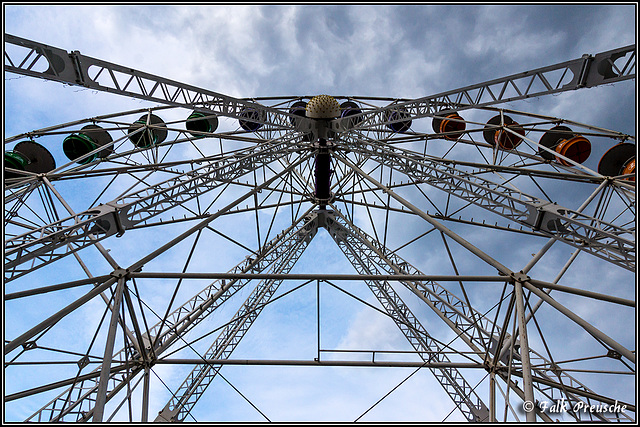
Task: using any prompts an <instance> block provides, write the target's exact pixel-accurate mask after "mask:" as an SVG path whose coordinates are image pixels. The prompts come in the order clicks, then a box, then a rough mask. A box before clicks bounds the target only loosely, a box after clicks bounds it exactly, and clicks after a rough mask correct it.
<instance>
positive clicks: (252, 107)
mask: <svg viewBox="0 0 640 427" xmlns="http://www.w3.org/2000/svg"><path fill="white" fill-rule="evenodd" d="M635 58H636V55H635V45H634V46H627V47H624V48H620V49H615V50H611V51H607V52H602V53H598V54H595V55H584V56H583V57H581V58H578V59H575V60H571V61H567V62H563V63H560V64H556V65H552V66H547V67H543V68H539V69H536V70H531V71H526V72H523V73H520V74H516V75H512V76H508V77H504V78H499V79H495V80H492V81H488V82H484V83H481V84H477V85H472V86H468V87H464V88H461V89H456V90H451V91H447V92H443V93H440V94H436V95H432V96H427V97H422V98H416V99H392V98H382V97H355V96H332V97H329V96H322V97H317V96H281V97H270V98H268V97H264V98H254V99H237V98H233V97H230V96H227V95H223V94H219V93H216V92H213V91H210V90H206V89H201V88H198V87H194V86H191V85H187V84H184V83H181V82H176V81H173V80H168V79H165V78H162V77H159V76H155V75H151V74H148V73H144V72H141V71H137V70H133V69H131V68H128V67H123V66H120V65H117V64H112V63H109V62H106V61H102V60H99V59H95V58H91V57H88V56H85V55H82V54H80V52H77V51H73V52H71V53H69V52H67V51H65V50H63V49H59V48H55V47H52V46H47V45H44V44H42V43H39V42H34V41H30V40H26V39H23V38H19V37H15V36H11V35H6V34H5V71H6V72H10V73H17V74H22V75H26V76H31V77H35V78H41V79H47V80H53V81H57V82H60V83H64V84H69V85H78V86H82V87H85V88H89V89H92V90H97V91H104V92H110V93H113V94H117V95H122V96H126V97H132V98H136V99H141V100H145V101H150V102H152V103H155V104H159V106H155V107H149V108H142V109H138V110H132V111H126V112H120V113H113V114H107V115H104V116H99V117H92V118H87V119H82V120H78V121H75V122H71V123H65V124H61V125H56V126H49V127H47V128H43V129H37V130H33V131H30V132H25V133H23V134H20V135H15V136H11V137H8V138H5V144H6V145H7V148H6V149H10V147H9V145H10V144H13V143H15V142H17V141H37V142H38V143H39V144H41V146H42V147H45V148H49V149H51V150H52V147H53V146H54V145H56V144H57V145H60V141H61V140H62V139H63V138H64V137H65V136H67V135H70V134H72V135H76V136H77V135H79V134H81V135H84V134H83V132H85V134H87V132H88V131H87V130H86V129H88V126H89V127H90V126H93V127H94V128H92V129H93V131H95V129H96V128H95V126H99V128H98V129H100V132H105V133H108V134H109V136H108V138H107V139H103V140H101V142H100V143H99V144H98V143H96V140H95V138H94V140H92V141H93V142H94V144H93V145H90V147H91V148H88V149H86V150H85V151H83V152H81V153H80V154H78V153H76V154H75V155H76V156H75V157H69V159H70V160H69V161H67V160H63V161H62V163H63V164H62V165H61V166H55V165H51V167H50V168H49V170H47V171H44V172H43V171H36V172H34V171H32V170H30V169H29V167H26V168H25V169H24V170H21V169H17V168H16V167H11V166H12V165H8V164H5V168H4V170H5V174H6V176H5V181H4V186H5V211H4V212H5V220H4V234H5V248H4V259H5V263H4V272H5V279H4V285H5V288H4V300H5V313H7V314H6V318H7V319H15V321H14V320H11V321H10V322H9V323H8V324H7V328H6V337H7V339H6V340H5V347H4V358H5V359H4V360H5V382H6V384H7V387H6V394H5V401H6V402H7V405H10V404H12V403H13V402H28V405H26V407H29V408H30V415H28V416H26V417H25V419H26V420H27V421H36V422H58V421H90V420H91V421H110V420H114V419H128V420H129V421H143V422H146V421H150V420H154V419H155V421H160V422H163V421H185V420H188V417H193V412H194V411H195V408H197V406H198V405H197V403H198V402H202V401H205V400H207V389H208V388H209V386H210V385H211V384H212V383H213V382H214V381H218V380H217V379H218V378H222V380H224V381H225V382H229V381H228V380H227V379H226V378H225V377H224V376H223V372H224V371H225V370H226V369H230V370H231V369H233V368H225V365H226V366H234V365H243V366H246V365H254V366H264V365H277V366H289V365H292V366H309V367H311V366H313V368H310V369H318V368H317V367H324V368H321V369H331V367H368V368H372V367H377V368H391V367H396V368H413V369H416V370H424V371H429V372H430V373H431V374H432V375H433V378H434V379H435V380H436V382H437V383H439V384H440V385H441V387H442V393H444V395H445V396H448V398H450V400H451V401H452V404H453V405H454V408H455V410H456V414H457V415H458V416H461V417H462V418H463V419H465V420H467V421H471V422H489V421H512V420H526V421H535V420H544V421H555V420H556V419H557V418H558V416H557V415H555V416H554V414H552V413H550V412H549V411H548V410H547V409H548V407H545V405H544V404H543V403H541V402H551V403H553V402H561V403H563V402H564V403H566V404H567V405H568V406H569V407H571V408H593V407H597V408H602V407H606V408H614V410H595V411H589V410H582V411H580V410H575V411H565V412H566V414H565V415H566V417H568V418H569V419H571V420H578V421H584V420H593V421H635V394H633V392H634V390H635V387H634V386H633V382H634V380H635V345H636V342H635V335H634V334H631V333H630V332H629V331H628V330H623V331H618V330H612V329H611V328H610V327H609V324H608V323H606V322H600V321H599V320H598V319H597V318H594V316H592V315H590V313H589V312H588V311H587V312H585V309H584V308H583V307H584V306H583V304H584V301H587V302H588V304H589V305H588V306H589V307H597V309H595V310H594V312H595V313H596V314H595V315H598V313H602V312H603V311H602V310H607V311H610V312H611V315H612V317H615V318H616V319H622V321H624V322H627V324H628V322H629V321H633V319H635V317H634V316H635V306H636V303H635V298H634V297H630V295H635V293H634V280H635V271H636V240H635V233H636V230H635V222H636V211H635V204H636V200H635V191H636V187H635V171H634V170H633V172H631V173H630V172H628V169H625V171H626V172H621V173H620V174H619V175H617V176H610V175H605V174H603V173H600V172H599V171H594V170H593V168H589V167H587V166H585V165H584V164H583V161H581V160H578V159H577V157H575V155H572V154H570V153H569V152H568V151H560V150H559V149H557V148H556V146H550V145H549V144H546V143H543V140H544V139H545V137H546V135H552V134H553V132H558V133H562V132H564V133H563V134H562V135H565V134H566V132H567V130H566V129H567V128H566V127H570V128H571V130H570V131H571V132H572V137H573V136H575V137H578V136H579V137H581V138H582V137H583V136H584V137H587V138H589V140H590V141H591V142H590V144H592V145H593V146H598V147H601V151H603V149H608V147H616V146H617V144H627V145H628V146H630V145H631V144H633V145H634V150H635V137H634V136H631V135H628V134H624V133H622V132H617V131H613V130H608V129H602V128H599V127H595V126H590V125H585V124H582V123H579V122H575V121H572V120H569V119H559V118H556V117H550V116H543V115H540V114H531V113H527V112H522V111H514V110H510V109H504V108H498V107H497V105H498V104H503V103H505V102H508V101H515V100H521V99H527V98H531V97H538V96H542V95H548V94H555V93H560V92H565V91H571V90H577V89H581V88H589V87H594V86H599V85H603V84H609V83H616V82H620V81H624V80H628V79H634V78H635V67H636V65H635V64H636V62H635ZM323 102H324V103H327V102H328V103H329V104H327V105H328V107H327V105H325V104H321V105H322V108H325V107H326V108H328V109H329V110H331V108H334V107H335V108H336V109H335V112H334V113H326V111H325V110H323V109H322V108H318V109H317V110H314V109H313V108H312V107H311V105H316V104H318V103H323ZM314 103H315V104H314ZM332 103H333V104H332ZM318 111H320V112H318ZM190 114H191V115H190ZM323 114H324V115H323ZM463 115H468V117H471V118H467V119H464V118H462V116H463ZM160 116H163V117H169V118H170V119H169V120H162V119H158V117H160ZM492 116H493V119H491V120H489V121H487V119H488V118H489V117H492ZM194 117H195V118H194ZM214 122H215V125H213V123H214ZM194 123H195V124H197V125H198V126H196V127H194V126H193V124H194ZM207 124H208V125H211V126H210V127H207V126H204V127H202V126H203V125H207ZM560 126H563V127H562V129H561V130H558V129H560ZM105 133H101V134H100V135H102V136H101V137H104V135H105ZM487 135H489V136H487ZM85 136H86V135H85ZM541 137H542V138H541ZM82 138H85V137H84V136H83V137H82ZM146 138H148V141H151V140H153V142H149V143H146V141H147V139H146ZM89 139H91V138H89ZM567 139H568V138H567ZM65 141H66V139H65ZM85 141H87V138H85ZM141 141H142V142H141ZM132 142H133V148H132V146H131V143H132ZM96 144H97V145H96ZM509 144H511V145H509ZM36 145H37V144H36ZM38 146H39V145H38ZM15 151H17V152H18V154H17V155H19V154H20V153H19V151H20V150H19V146H16V147H15ZM5 159H6V156H5ZM38 160H40V162H41V163H42V161H43V159H37V158H36V159H33V158H32V159H30V162H31V163H34V162H37V161H38ZM634 161H635V160H634ZM31 163H29V164H31ZM559 184H562V185H559ZM568 188H570V190H568ZM238 224H241V225H238ZM487 233H489V234H487ZM318 235H324V236H327V235H328V236H329V239H327V240H326V241H325V243H326V242H329V243H330V244H331V245H332V247H334V248H337V249H339V252H341V253H342V254H343V255H344V257H345V258H346V260H347V261H348V263H349V264H350V265H351V266H352V268H353V270H354V271H355V274H344V273H338V272H333V271H326V272H324V273H298V272H296V271H295V267H296V264H297V262H298V261H299V260H301V259H304V257H305V254H309V253H310V251H311V250H312V249H309V248H312V247H313V248H314V249H313V250H315V246H313V245H314V244H315V241H314V239H316V236H318ZM488 235H489V236H493V237H495V240H499V241H500V242H502V243H503V244H504V246H503V247H502V249H501V250H497V251H496V250H495V248H492V247H491V242H489V240H491V241H495V240H494V239H487V238H486V237H483V236H488ZM479 236H480V237H479ZM394 247H395V249H393V248H394ZM307 249H309V250H307ZM523 250H524V251H525V252H527V253H530V252H531V251H533V252H534V253H533V254H531V256H528V257H522V256H520V255H521V252H522V251H523ZM421 252H424V253H421ZM203 254H204V255H205V256H204V257H203ZM401 254H402V255H401ZM236 256H239V257H240V258H242V257H244V259H243V260H242V261H241V262H240V263H237V264H225V263H226V262H227V261H226V258H233V257H236ZM311 256H315V257H316V259H321V258H322V257H323V254H322V253H320V254H318V253H315V254H313V255H311ZM235 262H237V258H236V261H235ZM231 265H233V266H231ZM222 266H226V268H224V269H223V267H222ZM230 266H231V267H230ZM589 268H593V269H599V271H602V272H606V274H603V276H606V278H605V279H603V280H605V281H606V285H607V286H606V287H604V286H596V285H594V284H593V281H589V280H585V283H584V284H583V283H573V282H571V281H570V282H567V283H563V284H561V283H560V282H561V281H562V282H564V281H565V280H564V278H565V277H569V278H570V280H574V281H575V280H579V278H580V277H582V276H580V274H582V273H584V271H587V270H589ZM583 270H584V271H583ZM225 271H226V272H225ZM589 271H590V270H589ZM60 272H64V273H63V274H60ZM577 278H578V279H577ZM202 280H207V281H208V282H209V284H208V285H207V286H205V287H204V289H202V290H200V291H199V292H197V291H196V290H194V289H195V288H194V285H195V286H197V285H198V284H199V283H201V281H202ZM353 281H355V282H358V283H359V284H361V285H363V287H362V289H364V290H368V291H370V292H369V294H368V295H370V296H372V297H373V300H372V301H373V302H371V303H369V302H366V301H365V300H364V299H363V298H361V297H358V296H357V295H355V294H354V293H352V292H351V291H350V290H347V285H346V283H351V282H353ZM343 283H344V284H345V285H344V286H343V285H342V284H343ZM321 284H322V285H323V286H324V285H327V286H331V287H333V288H335V289H337V290H340V291H341V292H343V293H345V294H347V295H348V296H349V297H351V298H353V299H354V300H356V301H358V302H359V303H362V304H363V305H365V306H369V307H370V308H371V309H372V310H373V311H377V313H378V314H379V315H380V316H383V317H384V318H385V319H387V320H389V321H390V322H392V323H393V324H395V325H396V326H397V330H398V331H399V334H401V335H402V336H403V337H404V338H406V342H407V347H406V349H405V350H404V351H397V352H393V351H392V352H390V353H391V356H389V357H387V358H385V357H382V358H380V356H379V355H380V354H384V353H385V352H384V351H381V350H379V349H359V350H352V351H348V350H343V349H329V350H327V349H323V348H322V347H321V346H320V336H321V321H320V286H321ZM613 284H615V285H616V286H609V285H613ZM313 285H316V286H317V292H318V293H317V301H316V304H317V310H318V313H317V319H316V320H317V328H318V330H317V339H318V342H317V346H316V348H315V351H317V357H314V358H313V360H304V359H265V358H262V359H237V358H232V354H234V351H236V350H237V349H241V347H242V345H241V343H242V342H244V341H242V339H243V338H244V337H245V336H248V335H250V328H251V327H252V326H253V325H254V324H256V323H257V322H258V321H259V316H260V314H261V313H262V312H263V311H264V310H265V309H269V308H270V306H272V305H273V304H274V303H275V302H276V301H278V300H281V299H283V298H285V297H287V296H288V295H290V294H292V293H294V292H296V291H298V290H299V289H303V288H305V287H309V286H313ZM290 286H293V288H292V289H290V288H288V287H290ZM194 295H195V296H194ZM100 300H102V302H100ZM34 301H35V303H33V302H34ZM182 301H184V302H182ZM234 304H235V305H234ZM25 307H31V308H27V309H25ZM230 307H239V308H237V309H234V310H233V311H229V310H231V308H230ZM600 307H602V308H600ZM612 307H613V310H611V308H612ZM86 310H91V311H95V313H94V315H100V314H101V318H100V320H99V321H97V320H96V321H95V322H94V324H92V325H90V326H88V329H89V330H90V331H89V332H88V333H87V332H86V329H87V328H80V329H83V331H84V332H82V333H81V332H80V331H78V330H77V329H79V325H81V324H82V322H83V319H85V320H86V317H83V316H86ZM83 313H84V314H83ZM96 313H97V314H96ZM212 319H215V320H212ZM213 322H217V323H215V325H216V326H215V327H214V326H212V325H213V324H214V323H213ZM220 322H222V323H220ZM612 322H613V321H612ZM561 330H562V331H564V330H566V331H575V330H577V331H579V333H580V334H583V335H584V337H586V338H584V339H583V340H582V341H580V342H578V343H577V344H576V345H575V348H574V347H573V346H571V345H569V346H567V345H565V341H566V340H567V339H568V338H567V335H563V334H561V333H560V334H559V333H558V332H559V331H561ZM567 334H569V332H567ZM238 351H241V350H238ZM358 351H361V352H362V351H364V352H365V353H366V354H372V357H373V358H372V360H362V359H357V358H356V359H349V358H348V357H347V358H338V359H335V358H331V357H329V354H330V353H337V354H344V353H347V354H349V353H351V354H355V353H357V352H358ZM236 353H237V351H236ZM400 354H404V355H405V356H407V355H408V356H407V357H404V358H402V357H397V356H399V355H400ZM375 357H378V359H377V360H376V359H375ZM54 366H58V367H60V369H54ZM165 366H180V367H183V368H185V371H184V372H185V375H184V376H183V377H182V378H184V380H181V382H180V381H178V382H173V383H171V384H170V385H166V384H165V383H164V382H163V384H165V385H166V386H167V388H168V389H169V390H170V395H169V397H168V399H167V400H166V404H164V406H160V407H156V406H154V404H153V403H152V401H153V397H152V396H151V393H152V386H151V382H152V378H153V377H154V375H158V374H157V371H159V370H161V369H162V368H163V367H165ZM30 369H34V371H33V372H34V374H33V375H26V376H25V372H28V371H26V370H30ZM180 372H182V371H180ZM41 373H42V374H41ZM594 378H595V380H594ZM611 378H613V379H611ZM612 384H615V385H616V387H612ZM232 387H233V386H232ZM234 389H235V387H234ZM631 390H633V392H632V393H631V394H630V391H631ZM236 391H238V390H237V389H236ZM238 392H239V393H240V391H238ZM165 395H166V393H165ZM242 396H243V397H245V396H244V395H242ZM245 399H246V397H245ZM247 400H248V399H247ZM529 402H537V404H535V405H533V406H532V407H530V408H527V409H528V410H527V411H522V409H521V408H523V405H524V406H525V408H526V407H527V404H528V403H529ZM250 403H251V402H250ZM251 405H252V406H253V407H254V408H255V409H256V410H257V412H259V413H260V415H261V416H263V417H264V418H266V419H269V418H268V417H267V415H268V409H267V408H261V409H263V410H264V412H262V411H261V410H260V409H258V407H257V406H256V405H254V404H253V403H251ZM36 406H37V408H36ZM258 406H259V405H258ZM374 406H375V405H374ZM620 408H622V410H620ZM154 410H156V411H158V412H157V416H154V415H153V414H152V413H150V411H154ZM365 413H366V412H365ZM363 415H364V414H363ZM430 421H437V420H430Z"/></svg>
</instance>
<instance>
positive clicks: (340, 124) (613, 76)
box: [333, 45, 636, 130]
mask: <svg viewBox="0 0 640 427" xmlns="http://www.w3.org/2000/svg"><path fill="white" fill-rule="evenodd" d="M620 58H624V60H623V61H622V62H623V63H622V64H621V65H616V64H615V62H616V61H617V60H619V59H620ZM635 67H636V51H635V45H631V46H626V47H623V48H619V49H614V50H610V51H606V52H601V53H598V54H595V55H583V56H582V58H577V59H574V60H571V61H567V62H563V63H560V64H555V65H551V66H548V67H542V68H537V69H535V70H530V71H525V72H523V73H518V74H514V75H511V76H507V77H502V78H499V79H495V80H491V81H488V82H484V83H480V84H475V85H471V86H466V87H464V88H460V89H455V90H451V91H446V92H442V93H440V94H436V95H430V96H426V97H423V98H418V99H415V100H410V101H398V102H394V103H393V104H392V105H389V106H387V107H384V108H380V109H376V110H374V111H371V112H365V113H362V114H360V115H353V116H350V117H349V118H348V119H345V118H343V119H339V120H336V122H335V123H334V124H333V128H334V129H335V130H341V129H349V128H351V129H375V128H381V127H382V126H384V125H387V124H389V123H397V122H399V121H402V120H407V119H417V118H420V117H432V116H434V115H436V114H437V113H438V112H440V111H461V110H465V109H468V108H478V107H483V106H488V105H493V104H499V103H505V102H510V101H515V100H518V99H526V98H531V97H537V96H541V95H548V94H553V93H559V92H564V91H569V90H575V89H580V88H585V87H593V86H597V85H601V84H606V83H613V82H617V81H622V80H626V79H631V78H634V77H635ZM394 111H401V112H403V113H404V114H405V116H404V117H398V118H394V117H393V116H392V115H390V114H389V113H390V112H394ZM354 122H357V124H356V125H354V124H353V123H354Z"/></svg>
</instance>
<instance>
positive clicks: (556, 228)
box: [524, 200, 568, 234]
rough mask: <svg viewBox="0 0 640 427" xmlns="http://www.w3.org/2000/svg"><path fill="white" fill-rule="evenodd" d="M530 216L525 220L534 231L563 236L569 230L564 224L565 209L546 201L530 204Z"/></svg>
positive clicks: (528, 207)
mask: <svg viewBox="0 0 640 427" xmlns="http://www.w3.org/2000/svg"><path fill="white" fill-rule="evenodd" d="M527 209H528V211H529V216H528V217H527V219H525V220H524V222H525V223H527V224H529V225H530V226H531V227H532V228H533V229H534V230H542V231H548V232H550V233H553V234H563V233H566V232H567V231H568V230H567V228H566V227H565V226H564V225H563V224H562V222H563V218H564V215H563V214H564V212H565V209H563V208H561V207H559V206H558V205H556V204H555V203H551V202H547V201H545V200H536V201H533V202H530V203H529V204H528V206H527Z"/></svg>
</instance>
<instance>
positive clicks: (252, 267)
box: [27, 213, 317, 422]
mask: <svg viewBox="0 0 640 427" xmlns="http://www.w3.org/2000/svg"><path fill="white" fill-rule="evenodd" d="M315 222H316V220H315V218H314V216H313V215H312V214H309V213H307V214H305V215H304V216H302V217H301V218H300V219H299V220H298V221H296V222H295V223H294V224H293V225H292V226H291V227H289V228H288V229H287V230H284V231H283V232H282V233H280V234H279V235H278V236H277V237H276V238H275V239H273V240H272V241H271V242H269V244H268V245H266V246H265V247H264V252H263V253H262V254H261V255H260V256H259V257H256V258H253V257H247V258H246V259H245V260H244V261H243V262H242V263H240V264H238V265H237V266H236V267H234V268H233V269H232V270H230V271H229V274H230V275H231V276H240V277H241V278H239V279H232V280H230V281H229V282H226V281H224V280H222V281H216V282H214V283H212V284H211V285H209V286H207V287H206V288H205V289H203V290H202V291H201V292H200V293H198V294H197V295H196V296H194V297H193V298H191V299H190V300H189V301H187V302H186V303H184V304H183V305H182V306H180V307H179V308H177V309H176V310H174V311H173V312H172V313H171V314H169V315H168V316H166V318H165V319H163V320H161V321H160V322H158V323H156V324H155V325H154V326H152V327H150V328H149V330H148V331H147V332H145V333H144V334H142V335H141V340H142V342H143V343H144V346H143V347H142V350H140V349H136V348H134V346H133V344H132V345H131V346H129V347H126V348H123V349H121V350H120V351H119V352H117V353H116V354H114V362H118V363H119V366H122V365H126V364H127V363H129V364H131V365H132V369H131V370H130V371H128V372H120V370H118V369H112V373H111V374H110V376H109V387H108V388H107V389H106V401H108V400H110V399H111V398H112V397H113V396H115V395H116V394H117V393H118V392H119V391H120V390H121V389H122V388H123V387H124V386H125V385H126V384H128V383H129V382H131V381H133V379H134V378H135V377H136V376H137V375H138V374H140V373H141V372H142V371H144V370H145V369H148V368H149V367H151V366H153V365H154V364H155V363H156V362H157V361H158V360H159V358H160V356H161V355H162V354H163V353H164V352H165V351H167V350H168V349H170V348H171V345H172V344H174V343H175V342H177V341H179V340H180V339H181V337H182V336H184V335H185V334H186V333H188V332H189V331H190V330H191V329H193V328H194V327H195V326H197V325H198V324H199V323H200V322H202V321H203V320H205V319H206V318H207V316H209V315H210V314H211V313H213V312H214V311H215V310H216V309H217V308H218V307H220V305H222V304H223V303H224V302H225V301H227V300H228V299H229V298H231V297H232V296H233V295H235V294H236V293H237V292H238V291H239V290H241V289H242V288H244V286H246V285H247V284H248V283H250V282H251V280H252V279H251V278H248V279H244V278H242V276H245V275H250V273H259V272H267V271H272V272H277V273H286V272H287V271H289V270H290V269H291V267H293V265H294V264H295V261H296V260H297V259H298V258H299V256H300V255H301V254H302V252H303V251H304V248H305V247H306V245H308V243H309V242H310V241H311V239H312V238H313V236H314V234H315V231H316V229H317V226H315ZM279 282H281V280H280V281H279ZM279 282H276V281H273V280H272V281H266V282H263V283H261V284H260V285H258V286H257V287H256V290H255V291H254V293H256V292H257V294H258V296H260V297H264V294H265V293H268V295H269V296H271V295H273V293H274V292H275V289H276V288H277V284H278V283H279ZM265 287H266V288H265ZM256 298H257V296H253V295H252V297H250V298H249V300H248V301H247V302H246V303H245V305H244V306H243V308H244V310H241V312H238V313H237V314H236V316H235V317H234V321H235V322H233V323H230V324H229V325H228V326H227V328H225V330H224V332H223V333H222V334H221V337H223V338H226V339H229V340H232V339H233V344H234V346H235V344H237V343H238V342H239V340H240V339H241V337H242V335H241V332H246V331H247V330H248V328H249V326H250V325H251V322H252V321H253V320H255V318H256V317H257V315H258V313H259V310H258V311H256V310H251V309H256V306H255V305H254V304H252V303H253V302H255V303H257V302H261V304H266V303H267V302H268V299H267V300H265V301H263V300H261V299H260V300H256ZM249 310H251V311H249ZM237 329H241V332H238V330H237ZM234 333H235V334H238V335H233V334H234ZM220 339H222V338H219V340H220ZM223 341H224V342H223V344H225V345H226V346H231V344H230V343H229V342H228V341H227V340H225V339H223ZM216 343H218V345H221V344H220V343H219V342H218V341H216ZM234 346H232V348H231V349H230V350H226V351H227V352H228V353H230V352H231V351H232V349H233V347H234ZM225 348H226V347H223V348H222V350H224V349H225ZM215 355H216V356H220V354H218V352H216V353H215ZM204 369H205V370H206V371H207V374H204V377H206V378H208V380H209V381H210V380H212V379H213V377H214V376H215V372H214V373H213V374H211V373H209V372H208V371H209V370H210V367H209V365H204ZM198 371H199V372H200V371H202V368H201V369H199V370H198ZM99 372H100V370H99V369H98V370H96V371H93V373H94V374H96V373H99ZM85 376H86V375H85ZM97 379H98V378H97V375H93V376H90V375H89V378H87V379H82V378H79V379H78V380H77V381H75V382H74V383H73V384H72V385H71V387H69V389H68V390H65V391H64V392H63V393H61V394H60V395H59V396H58V397H56V398H55V399H54V400H52V401H51V402H50V403H49V404H47V405H46V406H45V407H43V408H41V409H40V410H39V411H38V412H36V413H34V414H33V415H31V416H30V417H29V418H28V419H27V421H38V422H43V421H47V422H59V421H69V420H73V421H86V420H89V419H91V418H92V417H93V416H94V403H95V400H96V398H95V396H96V395H97V392H98V386H99V383H98V380H97ZM197 379H198V380H199V382H198V383H197V384H195V385H194V384H193V382H190V383H189V384H188V385H189V386H191V387H189V388H188V390H187V391H188V392H189V394H188V395H186V393H185V395H181V397H182V399H180V402H179V403H180V404H179V405H177V404H176V403H175V401H174V400H172V401H171V402H170V403H169V404H168V405H167V407H169V405H170V404H171V410H174V409H176V410H175V412H176V415H177V413H178V412H180V415H181V417H180V420H182V419H184V415H185V413H188V409H189V408H191V407H192V406H193V405H194V404H195V401H197V398H198V397H199V396H200V394H201V393H202V392H203V391H204V389H205V388H206V384H208V383H206V384H205V385H203V384H202V381H203V377H198V378H197ZM194 389H195V390H194ZM187 399H191V403H190V404H189V405H188V406H187V407H186V408H185V407H184V405H186V400H187ZM167 410H168V409H167ZM185 411H186V412H185ZM164 412H166V410H165V411H164Z"/></svg>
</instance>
